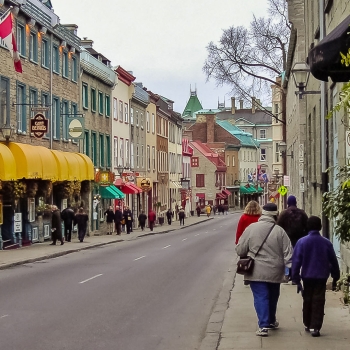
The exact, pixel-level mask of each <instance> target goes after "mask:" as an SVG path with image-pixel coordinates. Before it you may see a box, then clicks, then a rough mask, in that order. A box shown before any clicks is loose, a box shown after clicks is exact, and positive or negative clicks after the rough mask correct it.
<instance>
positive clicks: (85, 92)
mask: <svg viewBox="0 0 350 350" xmlns="http://www.w3.org/2000/svg"><path fill="white" fill-rule="evenodd" d="M82 97H83V101H82V102H83V108H84V109H88V108H89V96H88V86H87V84H85V83H83V86H82Z"/></svg>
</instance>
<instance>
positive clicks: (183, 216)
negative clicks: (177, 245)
mask: <svg viewBox="0 0 350 350" xmlns="http://www.w3.org/2000/svg"><path fill="white" fill-rule="evenodd" d="M179 219H180V226H181V224H182V225H183V226H184V225H185V211H184V210H183V208H182V207H180V210H179Z"/></svg>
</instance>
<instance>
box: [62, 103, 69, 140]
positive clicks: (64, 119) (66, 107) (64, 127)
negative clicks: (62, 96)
mask: <svg viewBox="0 0 350 350" xmlns="http://www.w3.org/2000/svg"><path fill="white" fill-rule="evenodd" d="M62 112H63V115H62V136H63V138H64V139H65V140H67V139H68V128H67V118H68V117H69V103H68V101H63V102H62Z"/></svg>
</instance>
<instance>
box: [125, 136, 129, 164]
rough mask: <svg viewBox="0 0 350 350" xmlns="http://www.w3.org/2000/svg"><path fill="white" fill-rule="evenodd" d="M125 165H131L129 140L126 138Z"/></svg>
mask: <svg viewBox="0 0 350 350" xmlns="http://www.w3.org/2000/svg"><path fill="white" fill-rule="evenodd" d="M125 166H127V167H129V140H125Z"/></svg>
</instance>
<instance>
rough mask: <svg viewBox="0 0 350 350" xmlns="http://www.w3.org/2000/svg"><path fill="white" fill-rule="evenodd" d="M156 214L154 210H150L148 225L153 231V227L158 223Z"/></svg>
mask: <svg viewBox="0 0 350 350" xmlns="http://www.w3.org/2000/svg"><path fill="white" fill-rule="evenodd" d="M156 218H157V216H156V213H155V212H154V210H152V209H151V210H150V211H149V213H148V223H149V228H150V230H151V231H153V227H154V223H155V222H156Z"/></svg>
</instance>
